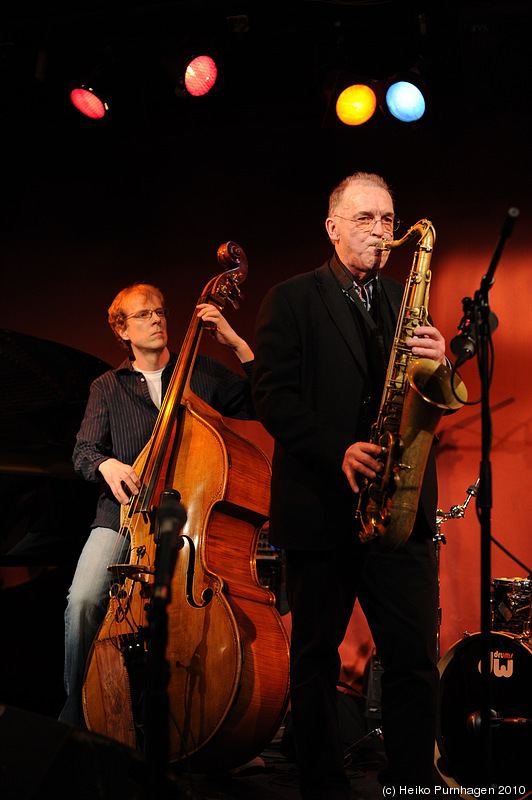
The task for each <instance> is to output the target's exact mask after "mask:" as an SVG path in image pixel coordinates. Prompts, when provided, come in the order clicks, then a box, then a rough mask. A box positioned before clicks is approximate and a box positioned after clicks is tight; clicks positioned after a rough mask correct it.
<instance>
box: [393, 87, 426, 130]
mask: <svg viewBox="0 0 532 800" xmlns="http://www.w3.org/2000/svg"><path fill="white" fill-rule="evenodd" d="M386 105H387V106H388V110H389V111H390V114H392V115H393V116H394V117H396V119H400V120H401V121H402V122H416V120H418V119H421V117H422V116H423V114H424V113H425V98H424V97H423V95H422V93H421V91H420V90H419V89H418V87H417V86H415V85H414V84H413V83H409V82H408V81H397V82H396V83H392V85H391V86H390V87H389V89H388V91H387V92H386Z"/></svg>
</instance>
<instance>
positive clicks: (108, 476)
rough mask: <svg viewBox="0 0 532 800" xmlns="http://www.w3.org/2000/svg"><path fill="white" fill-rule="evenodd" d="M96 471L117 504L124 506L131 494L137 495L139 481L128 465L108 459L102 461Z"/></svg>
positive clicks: (115, 459)
mask: <svg viewBox="0 0 532 800" xmlns="http://www.w3.org/2000/svg"><path fill="white" fill-rule="evenodd" d="M98 469H99V470H100V473H101V474H102V476H103V478H104V480H105V481H106V483H108V484H109V487H110V489H111V491H112V493H113V494H114V496H115V497H116V499H117V500H118V502H119V503H122V504H123V505H125V504H127V503H129V499H130V496H131V495H132V494H138V493H139V488H140V480H139V478H138V475H137V473H136V472H135V470H134V469H133V467H130V466H129V464H123V463H122V462H121V461H118V459H117V458H108V459H107V461H102V463H101V464H100V466H99V467H98ZM128 491H129V492H130V494H129V495H128V494H127V492H128Z"/></svg>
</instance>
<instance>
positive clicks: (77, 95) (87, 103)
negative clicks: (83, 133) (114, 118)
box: [70, 87, 109, 119]
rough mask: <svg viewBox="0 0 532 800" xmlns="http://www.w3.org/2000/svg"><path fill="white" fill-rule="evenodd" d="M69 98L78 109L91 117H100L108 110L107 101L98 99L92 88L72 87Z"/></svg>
mask: <svg viewBox="0 0 532 800" xmlns="http://www.w3.org/2000/svg"><path fill="white" fill-rule="evenodd" d="M70 99H71V101H72V103H73V104H74V105H75V107H76V108H77V109H78V111H81V113H82V114H84V115H85V116H86V117H90V118H91V119H102V118H103V117H105V114H106V112H107V111H108V110H109V107H108V105H107V103H104V102H103V100H100V98H99V97H98V96H97V95H96V94H94V91H93V90H92V89H85V88H84V87H82V88H81V89H73V90H72V91H71V92H70Z"/></svg>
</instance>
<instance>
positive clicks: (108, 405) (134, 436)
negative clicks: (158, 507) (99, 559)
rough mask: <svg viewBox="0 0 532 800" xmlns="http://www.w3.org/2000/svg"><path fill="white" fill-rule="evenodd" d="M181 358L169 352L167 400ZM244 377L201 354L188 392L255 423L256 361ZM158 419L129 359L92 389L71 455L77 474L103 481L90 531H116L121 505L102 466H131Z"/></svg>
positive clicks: (164, 379)
mask: <svg viewBox="0 0 532 800" xmlns="http://www.w3.org/2000/svg"><path fill="white" fill-rule="evenodd" d="M176 359H177V356H176V355H175V354H173V353H172V354H171V357H170V361H169V362H168V364H167V365H166V367H165V369H164V370H163V374H162V387H163V396H164V393H165V392H166V390H167V388H168V384H169V382H170V378H171V376H172V372H173V368H174V366H175V364H176ZM242 366H243V369H244V372H245V373H246V375H245V376H244V375H238V374H237V373H236V372H233V370H231V369H229V367H227V366H225V364H222V362H221V361H217V360H216V359H214V358H211V357H209V356H206V355H198V356H197V357H196V362H195V365H194V369H193V372H192V376H191V380H190V388H191V389H192V391H193V392H194V393H195V394H196V395H198V397H201V399H202V400H204V401H205V402H206V403H208V404H209V405H210V406H211V407H212V408H214V409H215V410H216V411H218V412H219V413H220V414H223V415H224V416H226V417H232V418H233V419H256V418H257V417H256V414H255V411H254V409H253V402H252V399H251V384H250V378H251V371H252V367H253V362H252V361H249V362H247V363H246V364H243V365H242ZM157 416H158V409H157V407H156V406H155V404H154V402H153V400H152V399H151V397H150V393H149V390H148V386H147V382H146V379H145V377H144V375H143V374H142V373H141V372H138V371H137V370H135V369H133V366H132V362H131V361H130V359H129V358H127V359H126V360H125V361H124V362H123V363H122V364H120V366H119V367H118V368H117V369H113V370H109V371H108V372H105V373H104V374H103V375H101V376H100V377H99V378H96V380H95V381H94V382H93V383H92V385H91V390H90V395H89V399H88V401H87V407H86V410H85V416H84V418H83V422H82V423H81V428H80V430H79V433H78V435H77V437H76V446H75V448H74V453H73V456H72V461H73V463H74V469H75V471H76V472H77V473H78V474H79V475H81V476H82V477H83V478H85V480H87V481H91V482H94V483H100V496H99V498H98V505H97V510H96V517H95V519H94V521H93V523H92V526H91V527H92V528H96V527H100V526H102V527H105V528H112V529H113V530H115V531H118V529H119V527H120V504H119V503H118V501H117V500H116V498H115V497H114V495H113V493H112V492H111V489H110V488H109V486H108V485H107V483H106V482H105V481H104V480H103V478H102V475H101V474H100V472H99V470H98V467H99V465H100V464H101V463H102V461H105V460H106V459H108V458H117V459H118V460H119V461H122V462H123V463H124V464H133V463H134V461H135V459H136V458H137V456H138V455H139V453H140V452H141V450H142V448H143V447H144V445H145V444H146V442H147V441H148V440H149V438H150V436H151V433H152V430H153V426H154V424H155V421H156V419H157Z"/></svg>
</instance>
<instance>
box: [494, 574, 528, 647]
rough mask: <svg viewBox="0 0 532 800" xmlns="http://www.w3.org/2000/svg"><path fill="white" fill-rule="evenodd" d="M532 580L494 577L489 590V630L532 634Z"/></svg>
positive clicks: (522, 634)
mask: <svg viewBox="0 0 532 800" xmlns="http://www.w3.org/2000/svg"><path fill="white" fill-rule="evenodd" d="M531 594H532V581H530V579H528V578H494V579H493V581H492V590H491V630H492V631H506V632H507V633H514V634H516V635H517V636H522V637H524V638H525V639H530V638H531V636H532V607H531V603H530V598H531Z"/></svg>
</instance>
